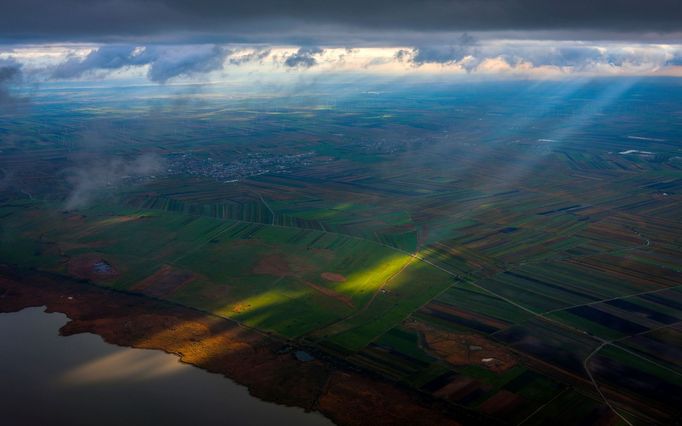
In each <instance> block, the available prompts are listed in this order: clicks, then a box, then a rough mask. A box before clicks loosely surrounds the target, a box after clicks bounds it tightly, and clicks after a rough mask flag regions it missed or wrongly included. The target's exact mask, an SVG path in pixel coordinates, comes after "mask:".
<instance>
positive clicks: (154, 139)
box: [0, 79, 682, 425]
mask: <svg viewBox="0 0 682 426" xmlns="http://www.w3.org/2000/svg"><path fill="white" fill-rule="evenodd" d="M565 84H569V83H565ZM570 84H573V85H574V86H570V87H568V88H562V89H570V90H563V91H560V90H559V89H557V88H555V87H554V86H552V84H550V83H542V84H540V83H539V84H537V85H535V86H533V87H530V88H529V87H527V86H525V85H524V83H522V82H510V83H505V84H492V83H478V84H475V85H471V86H469V87H462V86H458V85H450V86H444V87H443V86H433V85H429V84H426V83H424V85H423V86H417V87H410V86H408V87H405V88H404V89H402V90H401V91H398V92H390V91H388V92H386V93H384V94H378V95H377V94H373V95H370V94H368V93H366V92H365V91H357V90H355V89H353V90H351V89H348V88H343V87H342V88H336V87H334V88H329V87H324V86H322V87H319V88H318V89H317V90H318V91H317V92H315V93H313V94H301V95H299V96H293V97H290V98H289V97H279V96H277V95H271V96H264V97H263V98H258V97H256V98H250V97H239V96H220V95H221V94H220V93H218V94H213V95H215V96H208V95H210V94H211V93H197V94H193V95H191V96H189V101H188V102H189V103H188V104H187V105H188V106H186V108H185V109H183V110H182V111H177V110H174V109H173V108H170V107H168V106H167V104H166V103H165V102H164V100H163V98H162V97H161V96H160V95H159V94H158V93H154V90H156V89H151V88H127V89H125V90H123V92H122V97H123V99H125V100H126V103H125V105H124V104H123V102H121V101H120V100H119V99H120V98H119V97H113V98H109V97H107V96H105V95H106V93H102V94H99V99H100V100H99V101H98V102H99V104H98V105H97V107H95V108H93V107H91V106H89V107H87V108H86V107H85V105H86V104H88V105H91V103H90V102H89V101H90V100H91V97H92V94H90V93H88V91H86V90H85V89H78V88H73V89H62V90H60V91H59V92H58V93H56V94H55V93H52V94H50V95H49V96H48V95H47V94H42V95H41V94H40V93H39V94H38V95H37V96H36V99H35V101H34V102H35V104H34V105H33V107H32V108H33V110H32V111H31V113H30V114H26V115H24V116H21V117H12V116H0V128H2V129H3V131H4V133H2V134H0V141H1V143H2V145H0V150H1V151H2V155H1V156H0V172H2V175H1V176H2V179H3V180H2V182H3V184H2V185H1V186H0V200H1V204H0V217H1V218H2V222H0V262H1V263H3V264H8V265H12V266H13V267H16V268H20V269H21V268H24V269H37V270H40V271H46V272H50V273H56V274H60V275H63V276H69V277H73V278H77V279H80V280H83V281H87V282H88V283H91V284H92V285H96V286H101V287H106V288H110V289H114V290H117V291H122V292H129V293H135V294H142V295H145V296H147V297H150V298H154V299H162V300H165V301H169V302H173V303H176V304H179V305H183V306H186V307H190V308H195V309H198V310H201V311H204V312H208V313H212V314H216V315H219V316H221V317H224V318H228V319H231V320H234V321H237V322H238V323H240V324H243V325H245V326H247V327H250V328H255V329H258V330H260V331H265V332H267V333H272V334H274V335H276V336H279V337H282V338H284V339H288V340H289V341H291V342H292V344H296V345H300V346H301V347H305V348H308V349H309V350H311V351H315V353H320V354H324V356H328V357H331V358H333V359H337V360H339V361H340V362H342V363H343V364H344V365H348V366H350V368H355V369H359V370H360V371H363V372H366V373H368V374H370V375H376V376H378V377H380V378H381V379H382V380H387V381H389V382H391V383H394V384H396V385H397V386H406V387H408V388H410V389H413V390H416V391H418V392H420V393H421V394H423V395H425V396H428V397H432V398H435V399H437V400H439V401H444V402H445V403H446V404H450V405H452V406H453V407H458V409H463V410H467V411H471V412H476V413H481V415H483V416H486V418H490V419H492V420H495V421H498V422H501V423H509V424H524V425H531V424H544V423H545V422H546V421H548V419H552V421H553V422H558V423H559V424H564V423H565V424H575V423H579V422H583V423H586V424H605V423H607V424H628V423H631V424H652V423H653V424H670V423H672V422H673V421H675V419H679V416H680V415H681V414H682V413H681V412H680V407H681V406H682V399H681V395H682V363H681V360H682V213H681V212H682V150H681V149H682V148H681V146H682V145H680V144H681V143H682V115H681V114H682V113H681V112H680V110H679V105H678V102H677V101H675V100H676V99H679V98H680V97H682V86H680V83H679V82H676V81H670V80H665V79H651V81H647V82H631V83H629V84H626V85H624V87H622V88H621V89H622V90H621V91H620V92H619V93H621V94H620V97H619V98H618V99H617V101H614V102H612V103H606V104H603V106H601V107H599V108H597V109H595V108H596V107H595V106H594V105H595V104H594V103H593V102H591V101H593V100H595V99H599V98H600V96H603V95H604V93H605V92H607V91H609V90H611V89H612V88H611V86H610V85H611V84H623V82H618V83H613V82H610V81H600V80H596V81H591V82H582V83H577V82H576V83H570ZM332 89H333V90H332ZM91 90H101V91H104V92H106V91H107V89H91ZM206 90H216V89H210V88H209V89H206ZM566 92H567V93H569V95H564V96H559V93H564V94H565V93H566ZM329 93H335V94H336V95H333V96H332V95H330V94H329ZM339 93H340V94H341V95H339ZM202 95H206V96H202ZM175 96H177V97H178V98H184V97H187V96H188V95H186V94H184V93H177V94H175ZM500 98H503V99H505V101H504V102H498V100H499V99H500ZM55 99H56V100H55ZM113 99H116V100H113ZM598 104H599V105H602V104H600V103H598ZM654 104H655V105H657V107H656V108H653V106H652V105H654ZM4 129H9V130H4ZM93 129H100V130H101V129H105V130H106V131H105V132H99V133H100V134H104V135H105V136H102V137H104V138H105V139H106V140H104V141H102V140H94V139H93V137H92V132H93ZM10 133H11V134H12V135H13V136H12V137H11V138H10V137H8V136H7V135H8V134H10ZM642 151H644V152H649V153H652V154H642V153H641V152H642ZM143 156H145V157H143ZM140 158H145V159H146V158H151V159H153V162H151V161H150V163H151V165H150V166H149V167H141V166H139V164H140V160H139V159H140ZM103 170H104V171H110V172H108V173H104V175H103V172H102V171H103ZM114 174H115V175H116V176H113V175H114ZM559 414H561V418H560V419H559V420H557V415H559ZM562 422H564V423H562Z"/></svg>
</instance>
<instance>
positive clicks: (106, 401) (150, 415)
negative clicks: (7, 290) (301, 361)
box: [0, 308, 332, 426]
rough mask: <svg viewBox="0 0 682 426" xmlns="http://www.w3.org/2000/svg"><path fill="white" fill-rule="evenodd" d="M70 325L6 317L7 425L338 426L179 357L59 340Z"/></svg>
mask: <svg viewBox="0 0 682 426" xmlns="http://www.w3.org/2000/svg"><path fill="white" fill-rule="evenodd" d="M67 321H68V318H67V317H66V316H65V315H63V314H60V313H51V314H48V313H45V312H44V308H28V309H24V310H22V311H20V312H16V313H11V314H0V339H1V340H0V342H2V347H1V348H0V377H1V378H2V379H1V380H0V407H1V408H0V413H1V415H2V417H0V422H1V423H2V424H4V425H12V426H14V425H49V424H69V425H98V426H100V425H117V426H118V425H148V424H153V425H188V424H192V425H269V424H292V425H302V426H306V425H311V426H312V425H331V424H332V423H331V421H329V420H328V419H326V418H325V417H323V416H322V415H321V414H319V413H306V412H304V411H303V409H300V408H295V407H285V406H281V405H277V404H273V403H268V402H265V401H261V400H259V399H257V398H255V397H253V396H251V395H249V392H248V390H247V389H246V387H244V386H241V385H238V384H237V383H235V382H233V381H231V380H230V379H228V378H225V377H224V376H221V375H218V374H212V373H209V372H207V371H204V370H201V369H199V368H197V367H194V366H192V365H188V364H183V363H181V362H180V361H179V359H178V357H177V356H175V355H171V354H167V353H165V352H162V351H155V350H146V349H134V348H126V347H119V346H115V345H111V344H109V343H106V342H104V341H103V340H102V339H101V338H100V337H99V336H97V335H94V334H89V333H84V334H78V335H74V336H67V337H62V336H59V334H58V330H59V328H60V327H61V326H63V325H64V324H66V322H67Z"/></svg>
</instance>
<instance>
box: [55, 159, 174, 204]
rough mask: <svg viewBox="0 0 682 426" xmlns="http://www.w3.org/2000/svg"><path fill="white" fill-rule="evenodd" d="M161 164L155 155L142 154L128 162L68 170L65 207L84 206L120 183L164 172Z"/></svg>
mask: <svg viewBox="0 0 682 426" xmlns="http://www.w3.org/2000/svg"><path fill="white" fill-rule="evenodd" d="M163 165H164V162H163V161H162V159H161V158H160V157H159V156H157V155H154V154H143V155H140V156H139V157H137V158H134V159H132V160H130V159H121V158H114V159H108V160H104V159H99V160H96V161H94V162H92V163H91V164H89V165H88V166H84V167H79V168H74V169H71V170H69V171H68V176H67V179H66V180H67V182H68V183H69V184H70V185H71V186H72V188H73V189H72V190H71V192H70V194H69V195H68V197H67V199H66V202H65V204H64V208H65V209H67V210H72V209H78V208H83V207H86V206H87V205H88V204H90V203H91V202H92V201H94V200H95V199H96V198H97V197H99V196H101V195H103V194H104V193H106V192H109V191H111V190H113V189H115V188H116V187H117V186H118V185H120V184H121V183H122V182H123V181H126V180H135V179H139V178H145V177H149V176H151V175H155V174H157V173H160V172H162V171H163Z"/></svg>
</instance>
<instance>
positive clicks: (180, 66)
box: [52, 45, 232, 83]
mask: <svg viewBox="0 0 682 426" xmlns="http://www.w3.org/2000/svg"><path fill="white" fill-rule="evenodd" d="M231 52H232V51H231V50H229V49H226V48H224V47H221V46H217V45H198V46H197V45H185V46H151V47H136V46H120V45H113V46H107V45H105V46H102V47H99V48H97V49H94V50H92V51H91V52H90V53H89V54H88V55H87V56H85V58H80V57H70V58H69V59H68V60H66V61H65V62H63V63H61V64H59V65H57V66H56V67H55V68H54V69H53V71H52V78H54V79H70V78H78V77H81V76H83V75H84V74H87V73H92V72H95V71H98V70H105V71H114V70H120V69H124V68H128V67H135V66H143V65H148V66H149V70H148V73H147V76H148V78H149V79H150V80H151V81H155V82H158V83H165V82H166V81H168V80H169V79H171V78H173V77H178V76H193V75H197V74H204V73H208V72H211V71H216V70H220V69H222V67H223V63H224V62H225V58H226V57H227V56H228V55H229V54H230V53H231Z"/></svg>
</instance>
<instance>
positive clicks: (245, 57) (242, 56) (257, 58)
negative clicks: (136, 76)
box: [229, 48, 272, 65]
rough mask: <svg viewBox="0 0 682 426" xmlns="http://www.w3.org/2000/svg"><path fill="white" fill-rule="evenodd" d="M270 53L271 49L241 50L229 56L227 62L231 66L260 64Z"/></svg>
mask: <svg viewBox="0 0 682 426" xmlns="http://www.w3.org/2000/svg"><path fill="white" fill-rule="evenodd" d="M271 53H272V49H269V48H267V49H264V48H256V49H253V50H246V49H241V50H238V51H235V52H234V53H233V54H232V55H230V59H229V62H230V64H232V65H242V64H246V63H250V62H257V63H262V62H263V60H265V58H267V57H268V56H270V54H271Z"/></svg>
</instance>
